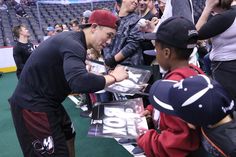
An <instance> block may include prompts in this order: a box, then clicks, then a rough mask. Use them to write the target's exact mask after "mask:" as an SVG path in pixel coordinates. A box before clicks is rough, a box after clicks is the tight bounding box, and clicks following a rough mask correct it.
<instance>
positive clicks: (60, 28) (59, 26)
mask: <svg viewBox="0 0 236 157" xmlns="http://www.w3.org/2000/svg"><path fill="white" fill-rule="evenodd" d="M54 29H55V33H60V32H63V26H62V24H61V23H56V24H55V25H54Z"/></svg>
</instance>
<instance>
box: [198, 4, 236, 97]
mask: <svg viewBox="0 0 236 157" xmlns="http://www.w3.org/2000/svg"><path fill="white" fill-rule="evenodd" d="M211 13H215V15H214V16H212V17H211V18H210V19H209V20H208V18H209V16H210V15H211ZM235 19H236V0H220V1H219V0H206V5H205V8H204V10H203V12H202V15H201V17H200V18H199V20H198V22H197V24H196V27H197V29H198V31H199V39H200V40H203V39H209V38H211V44H212V49H211V51H210V53H209V57H210V60H211V69H212V71H211V72H212V77H213V79H215V80H216V81H218V82H219V83H221V84H222V86H223V87H224V88H225V89H226V91H227V92H228V93H229V94H230V95H231V96H232V98H233V99H234V100H235V101H236V86H235V85H234V83H235V79H236V54H235V52H236V46H235V41H236V22H235ZM219 23H221V25H220V26H219V27H215V26H216V25H218V24H219Z"/></svg>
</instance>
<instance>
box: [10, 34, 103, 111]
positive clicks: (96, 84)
mask: <svg viewBox="0 0 236 157" xmlns="http://www.w3.org/2000/svg"><path fill="white" fill-rule="evenodd" d="M86 49H87V47H86V41H85V35H84V33H83V32H72V31H71V32H70V31H69V32H62V33H59V34H57V35H55V36H53V37H51V38H49V39H48V40H45V41H44V42H42V43H41V44H40V45H39V47H38V48H37V49H35V52H34V53H33V54H32V55H31V56H30V58H29V59H28V61H27V63H26V64H25V67H24V69H23V71H22V73H21V77H20V80H19V82H18V85H17V87H16V89H15V91H14V93H13V95H12V97H11V98H10V99H9V102H10V103H11V104H13V105H19V106H21V107H23V108H27V109H30V110H33V111H51V110H53V109H54V108H57V107H58V105H59V104H61V103H62V102H63V101H64V100H65V98H66V97H67V95H68V94H70V93H71V92H75V93H88V92H95V91H98V90H101V89H103V88H104V87H105V78H104V77H103V76H98V75H95V74H92V73H88V72H87V70H86V65H85V59H86Z"/></svg>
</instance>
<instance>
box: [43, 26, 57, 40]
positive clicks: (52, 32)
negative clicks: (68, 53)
mask: <svg viewBox="0 0 236 157" xmlns="http://www.w3.org/2000/svg"><path fill="white" fill-rule="evenodd" d="M46 31H47V36H44V40H46V39H48V38H49V37H51V36H53V35H55V34H56V33H55V29H54V27H52V26H49V27H47V29H46Z"/></svg>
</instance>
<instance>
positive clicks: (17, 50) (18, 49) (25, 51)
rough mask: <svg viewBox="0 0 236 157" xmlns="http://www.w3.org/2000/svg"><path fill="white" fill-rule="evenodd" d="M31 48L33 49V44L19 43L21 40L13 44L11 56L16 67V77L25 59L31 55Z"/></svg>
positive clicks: (18, 75)
mask: <svg viewBox="0 0 236 157" xmlns="http://www.w3.org/2000/svg"><path fill="white" fill-rule="evenodd" d="M33 50H34V46H33V44H32V43H30V42H28V43H21V42H19V41H17V43H16V45H15V46H14V48H13V58H14V60H15V63H16V67H17V70H16V75H17V78H18V79H19V77H20V73H21V71H22V69H23V67H24V65H25V63H26V61H27V59H28V58H29V56H30V55H31V53H32V52H33Z"/></svg>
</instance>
